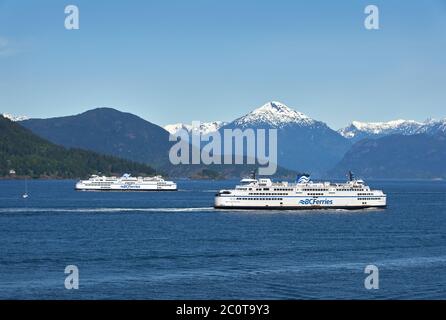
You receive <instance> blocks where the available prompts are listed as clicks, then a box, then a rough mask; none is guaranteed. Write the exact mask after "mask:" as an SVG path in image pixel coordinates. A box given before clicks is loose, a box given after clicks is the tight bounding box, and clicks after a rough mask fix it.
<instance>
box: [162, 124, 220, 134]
mask: <svg viewBox="0 0 446 320" xmlns="http://www.w3.org/2000/svg"><path fill="white" fill-rule="evenodd" d="M226 124H227V123H226V122H223V121H212V122H202V123H200V129H199V130H200V134H201V135H206V134H209V133H212V132H215V131H217V130H218V129H220V128H221V127H223V126H224V125H226ZM164 129H165V130H167V131H168V132H169V133H170V134H175V133H177V132H178V131H179V130H181V129H184V130H186V131H187V132H189V133H190V132H191V131H192V124H184V123H175V124H168V125H166V126H164Z"/></svg>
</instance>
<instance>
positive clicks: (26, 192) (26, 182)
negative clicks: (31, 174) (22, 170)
mask: <svg viewBox="0 0 446 320" xmlns="http://www.w3.org/2000/svg"><path fill="white" fill-rule="evenodd" d="M28 197H29V195H28V180H27V179H26V178H25V193H24V194H23V195H22V198H23V199H27V198H28Z"/></svg>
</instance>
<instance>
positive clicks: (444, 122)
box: [417, 118, 446, 135]
mask: <svg viewBox="0 0 446 320" xmlns="http://www.w3.org/2000/svg"><path fill="white" fill-rule="evenodd" d="M417 133H426V134H430V135H436V134H446V118H444V119H441V120H435V119H429V120H426V121H425V122H424V123H423V126H422V127H421V128H420V129H419V130H418V131H417Z"/></svg>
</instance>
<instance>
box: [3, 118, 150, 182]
mask: <svg viewBox="0 0 446 320" xmlns="http://www.w3.org/2000/svg"><path fill="white" fill-rule="evenodd" d="M0 137H1V139H0V177H5V176H8V175H10V172H11V171H15V174H16V175H18V176H31V177H36V178H37V177H52V178H78V177H86V176H88V175H90V174H94V173H99V172H101V173H103V174H122V173H124V172H127V173H130V174H134V175H138V174H144V175H151V174H154V173H155V170H153V169H152V168H150V167H149V166H147V165H143V164H139V163H135V162H131V161H127V160H122V159H118V158H115V157H111V156H104V155H99V154H97V153H95V152H91V151H85V150H80V149H67V148H64V147H61V146H57V145H55V144H53V143H50V142H48V141H46V140H44V139H42V138H40V137H38V136H36V135H35V134H33V133H32V132H31V131H29V130H28V129H25V128H24V127H22V126H21V125H19V124H18V123H16V122H12V121H10V120H9V119H6V118H5V117H0Z"/></svg>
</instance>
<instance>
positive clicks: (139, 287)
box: [0, 181, 446, 299]
mask: <svg viewBox="0 0 446 320" xmlns="http://www.w3.org/2000/svg"><path fill="white" fill-rule="evenodd" d="M234 183H235V181H222V182H211V181H179V188H180V191H179V192H176V193H175V192H172V193H94V192H75V191H74V190H73V186H74V181H29V182H28V188H29V194H30V197H29V198H28V199H26V200H24V199H22V198H21V194H22V193H23V190H24V182H23V181H0V298H2V299H37V298H38V299H325V298H335V299H346V298H353V299H388V298H392V299H445V298H446V182H441V181H439V182H427V181H426V182H420V181H416V182H415V181H414V182H389V181H386V182H381V181H375V182H371V183H370V184H371V185H372V186H373V187H379V188H382V189H384V190H385V192H387V193H388V202H389V208H388V209H386V210H360V211H351V212H349V211H314V212H305V211H304V212H246V211H245V212H244V211H235V212H230V211H229V212H226V211H216V210H214V209H212V203H213V196H214V193H215V191H216V190H217V189H220V188H227V187H230V186H233V184H234ZM369 264H374V265H376V266H377V267H378V268H379V277H380V282H379V286H380V288H379V289H378V290H366V289H365V288H364V279H365V277H366V276H367V275H366V274H364V268H365V267H366V266H367V265H369ZM67 265H76V266H77V267H78V268H79V275H80V284H79V285H80V287H79V290H66V289H65V287H64V280H65V277H66V275H65V274H64V269H65V267H66V266H67Z"/></svg>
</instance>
